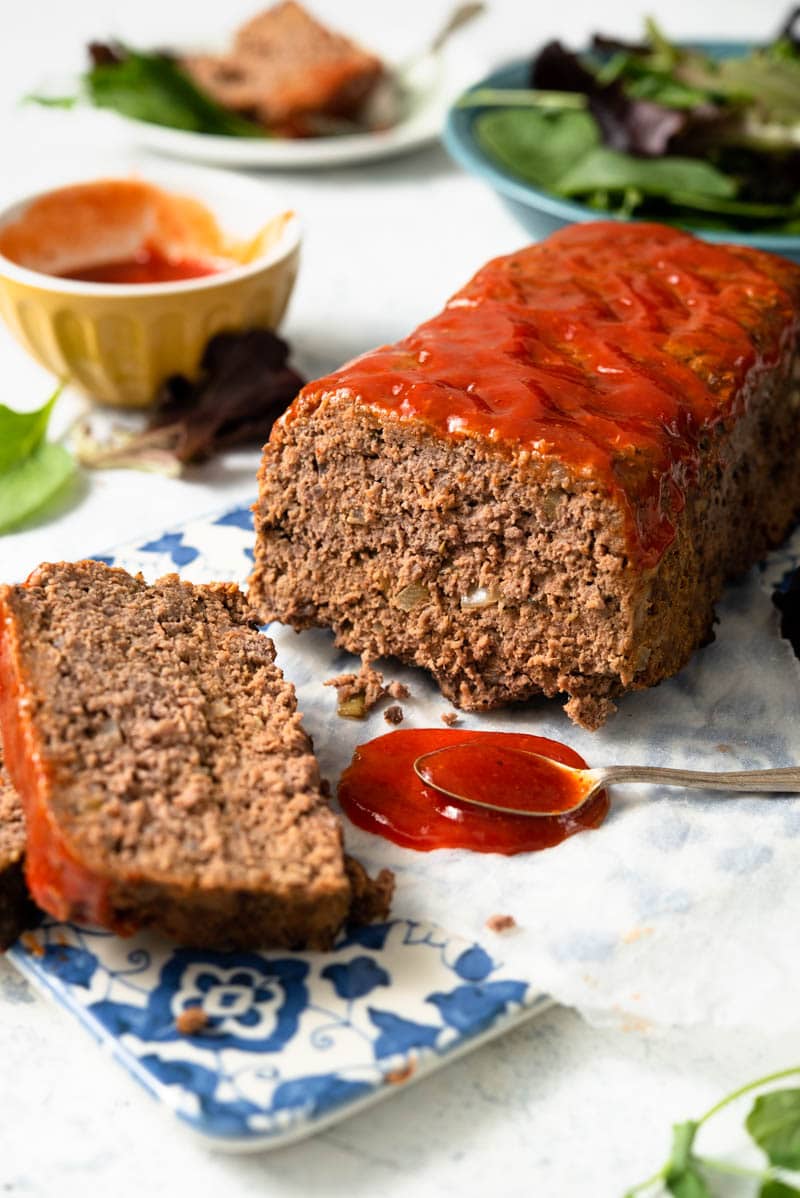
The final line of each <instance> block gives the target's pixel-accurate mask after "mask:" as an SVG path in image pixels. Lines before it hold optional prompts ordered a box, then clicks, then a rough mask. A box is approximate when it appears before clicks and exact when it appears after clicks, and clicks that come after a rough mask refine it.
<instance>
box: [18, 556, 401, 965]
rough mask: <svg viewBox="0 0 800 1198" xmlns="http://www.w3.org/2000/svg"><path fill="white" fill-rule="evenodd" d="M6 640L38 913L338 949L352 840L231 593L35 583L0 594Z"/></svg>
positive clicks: (85, 571)
mask: <svg viewBox="0 0 800 1198" xmlns="http://www.w3.org/2000/svg"><path fill="white" fill-rule="evenodd" d="M0 629H2V637H1V638H0V723H1V724H2V733H3V741H4V744H5V747H6V760H7V766H8V770H9V773H10V774H11V777H12V779H13V780H14V782H15V784H16V787H17V790H18V791H19V793H20V796H21V798H22V800H23V803H24V807H25V813H26V819H27V827H28V857H27V875H28V881H29V884H30V887H31V891H32V893H33V894H34V896H35V898H36V899H37V901H38V902H39V904H40V905H41V906H42V907H43V908H44V909H45V910H46V911H49V912H50V913H51V914H52V915H54V916H55V917H57V918H59V919H75V920H79V921H84V922H96V923H100V924H101V925H103V926H106V927H111V928H113V929H115V930H118V931H122V932H125V931H131V930H133V929H134V928H137V927H140V926H154V927H157V928H159V929H161V930H162V931H164V932H165V933H167V934H168V935H170V936H172V937H174V938H175V939H177V940H179V941H180V942H182V943H184V944H191V945H198V946H212V947H225V948H228V947H255V946H260V947H269V946H288V947H300V946H310V947H325V946H327V945H329V944H330V942H331V940H332V938H333V936H334V935H335V933H336V932H337V930H338V929H339V927H340V926H341V925H342V923H343V921H344V920H345V918H346V916H347V913H348V909H349V906H350V902H351V897H352V893H351V892H352V887H351V883H350V881H349V879H348V875H347V872H346V868H345V862H344V858H343V854H342V835H341V829H340V826H339V823H338V820H337V819H336V817H335V815H334V814H333V812H332V811H331V810H330V809H329V807H328V805H327V803H326V801H325V799H324V798H323V796H322V794H321V793H320V778H319V772H318V768H317V763H316V761H315V759H314V757H313V755H312V752H311V744H310V741H309V739H308V737H307V736H306V734H305V732H304V731H303V729H302V727H301V723H300V716H299V714H298V712H297V710H296V702H295V695H294V691H293V689H292V687H291V686H290V685H289V684H288V683H287V682H285V681H284V679H283V676H282V675H281V673H280V671H279V670H278V669H277V667H276V666H275V665H274V656H275V651H274V648H273V645H272V643H271V641H270V640H269V639H268V638H267V637H265V636H263V635H262V634H261V633H259V632H258V631H257V630H256V628H255V626H254V625H253V623H252V618H251V613H250V612H249V609H248V608H247V605H246V601H245V599H244V596H243V595H242V594H241V593H240V592H239V590H238V589H237V588H236V587H235V586H234V585H232V584H230V585H228V584H223V583H219V584H211V585H208V586H192V585H190V584H188V583H183V582H181V581H180V580H179V579H178V577H177V576H176V575H170V576H168V577H165V578H162V579H161V580H160V581H159V582H157V583H156V584H155V585H153V586H148V585H146V583H145V582H144V581H143V579H142V578H141V576H138V577H136V578H133V577H131V576H130V575H129V574H127V573H125V571H123V570H117V569H110V568H109V567H107V566H104V565H102V564H100V563H98V562H79V563H77V564H65V563H62V564H58V565H43V566H41V567H40V568H39V569H38V570H36V571H34V573H33V574H32V575H31V576H30V578H29V579H28V581H27V582H26V583H25V584H24V585H22V586H7V587H3V588H1V589H0ZM360 901H361V904H362V906H363V905H364V899H363V896H360ZM383 911H384V913H385V904H384V907H383Z"/></svg>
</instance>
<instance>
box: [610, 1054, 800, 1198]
mask: <svg viewBox="0 0 800 1198" xmlns="http://www.w3.org/2000/svg"><path fill="white" fill-rule="evenodd" d="M798 1074H800V1066H793V1067H792V1068H791V1069H782V1070H780V1072H778V1073H771V1074H769V1075H768V1076H767V1077H761V1078H758V1079H757V1080H756V1081H754V1082H749V1083H748V1084H747V1085H745V1086H741V1087H740V1088H739V1089H738V1090H734V1091H733V1093H732V1094H728V1095H726V1097H725V1098H723V1099H721V1100H720V1101H719V1102H717V1103H715V1104H714V1106H712V1107H711V1108H710V1110H708V1111H706V1113H705V1114H704V1115H702V1116H701V1117H700V1118H699V1119H687V1120H686V1122H685V1123H676V1124H675V1125H674V1127H673V1128H672V1150H671V1152H670V1156H669V1159H668V1160H667V1161H666V1163H665V1164H664V1165H662V1167H661V1168H660V1169H659V1171H658V1172H657V1173H654V1174H653V1176H652V1177H648V1178H647V1180H646V1181H643V1182H640V1183H639V1185H636V1186H634V1187H633V1188H632V1189H630V1190H628V1191H627V1192H626V1194H625V1198H634V1195H638V1194H645V1193H648V1194H650V1195H652V1196H653V1198H655V1196H656V1195H658V1194H663V1193H665V1192H666V1193H668V1194H673V1195H674V1196H675V1198H712V1196H713V1194H715V1193H717V1192H718V1191H717V1190H712V1188H711V1187H710V1186H709V1183H708V1177H709V1175H712V1176H713V1175H714V1174H715V1173H716V1174H718V1175H719V1174H729V1175H732V1176H735V1177H744V1178H752V1179H753V1180H754V1181H757V1182H758V1183H759V1188H758V1198H800V1188H798V1186H797V1185H795V1184H794V1182H798V1183H800V1176H798V1177H795V1178H787V1177H786V1175H785V1174H786V1172H787V1171H788V1172H790V1173H797V1174H799V1175H800V1089H797V1088H791V1089H782V1090H768V1091H766V1092H765V1093H762V1094H759V1095H758V1097H757V1098H756V1100H755V1102H754V1104H753V1106H752V1108H751V1110H750V1113H749V1114H748V1116H747V1118H746V1120H745V1127H746V1129H747V1131H748V1132H749V1134H750V1137H751V1139H752V1140H753V1141H754V1143H755V1144H756V1145H757V1146H758V1147H759V1148H760V1149H761V1151H762V1152H763V1153H764V1155H765V1156H766V1158H767V1162H768V1163H767V1165H766V1166H765V1167H764V1168H762V1169H747V1168H744V1167H741V1166H739V1165H734V1164H732V1163H730V1162H729V1161H726V1160H712V1159H710V1158H709V1157H705V1156H698V1155H697V1153H696V1152H695V1140H696V1137H697V1133H698V1132H699V1130H700V1128H701V1127H702V1126H703V1125H704V1124H705V1123H707V1122H708V1121H709V1119H711V1118H713V1116H714V1115H716V1114H717V1113H718V1112H719V1111H721V1110H724V1108H725V1107H727V1106H730V1104H731V1103H733V1102H735V1101H736V1100H737V1099H739V1098H742V1097H743V1096H744V1095H745V1094H750V1093H752V1092H753V1091H754V1090H763V1089H764V1087H765V1086H768V1085H771V1084H772V1083H773V1082H777V1081H783V1080H784V1078H788V1077H792V1076H797V1075H798Z"/></svg>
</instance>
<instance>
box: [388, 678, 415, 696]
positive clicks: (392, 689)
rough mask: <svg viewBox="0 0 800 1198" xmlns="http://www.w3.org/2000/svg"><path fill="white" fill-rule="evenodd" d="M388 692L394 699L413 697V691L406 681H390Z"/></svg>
mask: <svg viewBox="0 0 800 1198" xmlns="http://www.w3.org/2000/svg"><path fill="white" fill-rule="evenodd" d="M386 693H387V695H389V697H390V698H392V699H409V698H410V697H411V691H410V690H409V689H408V687H407V686H406V684H405V683H404V682H390V683H389V685H388V686H387V688H386Z"/></svg>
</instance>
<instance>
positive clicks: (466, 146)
mask: <svg viewBox="0 0 800 1198" xmlns="http://www.w3.org/2000/svg"><path fill="white" fill-rule="evenodd" d="M697 49H700V50H703V51H704V52H705V53H707V54H711V55H712V56H713V57H715V58H731V57H733V56H734V55H740V54H745V53H746V52H747V50H748V49H749V46H748V45H747V43H745V42H702V43H697ZM529 69H530V59H524V60H521V61H519V62H514V63H511V64H510V65H509V66H505V67H502V68H501V69H499V70H497V71H493V72H492V74H491V75H487V76H486V78H485V79H481V80H480V82H479V83H476V84H475V85H474V86H475V87H493V88H501V89H502V88H521V87H528V86H529V82H528V72H529ZM469 90H470V91H472V90H473V89H472V88H470V89H469ZM484 111H485V109H482V108H459V107H458V104H457V103H456V104H455V105H454V106H453V107H451V108H450V110H449V112H448V114H447V121H446V123H445V128H444V134H443V137H444V143H445V145H446V147H447V149H448V151H449V152H450V154H451V155H452V157H453V158H455V160H456V162H458V163H459V164H460V165H461V166H463V167H464V169H465V170H467V171H469V172H470V174H473V175H477V176H478V177H479V178H481V179H485V180H486V182H487V183H489V184H490V185H491V186H492V187H493V188H494V189H495V191H496V192H498V193H499V195H500V196H501V197H502V198H503V199H504V200H505V201H506V204H507V206H508V207H509V208H510V210H511V211H512V213H513V214H514V216H515V217H516V218H517V219H518V220H519V221H520V222H521V223H522V224H523V225H524V227H525V228H526V229H527V230H528V232H529V233H531V234H532V235H533V237H534V238H535V239H537V240H539V239H540V238H542V237H547V235H548V234H549V233H553V232H554V231H555V230H556V229H560V228H562V227H563V226H564V225H567V224H571V223H572V222H574V221H589V220H600V219H612V220H625V219H628V218H626V217H619V216H616V215H614V214H613V213H604V212H602V211H600V210H598V209H597V208H590V207H589V206H588V205H587V204H581V203H578V202H577V201H576V200H565V199H562V198H561V197H560V196H557V195H553V193H552V192H548V191H542V190H541V189H540V188H538V187H534V186H533V184H531V183H526V182H525V181H524V180H523V179H520V178H518V177H517V176H516V175H513V174H511V172H509V171H506V170H505V169H504V168H503V167H502V166H500V165H499V164H498V163H497V162H495V161H494V160H493V159H492V158H490V157H489V156H488V155H487V154H485V153H484V151H483V150H482V149H481V147H480V145H479V143H478V141H477V139H476V137H475V134H474V130H473V127H474V123H475V119H476V117H477V116H478V115H479V114H480V113H482V112H484ZM691 231H692V232H693V233H695V234H697V236H699V237H703V238H705V240H706V241H721V242H726V243H727V244H729V245H747V246H752V247H753V248H755V249H759V250H770V251H771V252H772V253H774V254H782V255H783V256H784V257H785V258H793V259H795V260H800V235H797V234H794V233H791V234H790V233H785V234H783V233H752V232H751V233H737V232H733V231H729V230H724V229H723V230H720V229H703V228H702V227H701V226H697V225H693V226H692V227H691Z"/></svg>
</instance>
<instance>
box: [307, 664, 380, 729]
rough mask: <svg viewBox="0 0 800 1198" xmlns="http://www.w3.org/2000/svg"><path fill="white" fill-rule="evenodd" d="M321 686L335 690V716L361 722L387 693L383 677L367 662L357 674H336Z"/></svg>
mask: <svg viewBox="0 0 800 1198" xmlns="http://www.w3.org/2000/svg"><path fill="white" fill-rule="evenodd" d="M322 685H323V686H332V687H334V688H335V690H336V699H337V714H338V715H340V716H343V717H344V718H345V719H351V720H363V719H364V717H365V716H367V715H368V714H369V713H370V712H371V711H372V709H373V707H374V706H375V705H376V703H380V701H381V699H382V698H383V697H384V696H385V695H386V694H387V693H388V691H387V688H386V687H385V686H384V685H383V675H382V674H381V673H380V671H379V670H375V669H373V668H372V666H370V665H369V663H368V662H363V663H362V665H361V668H360V669H359V671H358V673H357V674H352V673H351V674H337V676H336V677H335V678H328V679H326V681H325V682H323V684H322Z"/></svg>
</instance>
